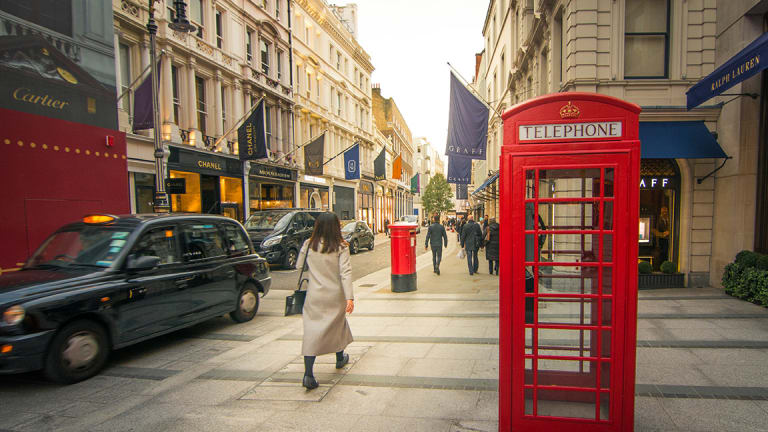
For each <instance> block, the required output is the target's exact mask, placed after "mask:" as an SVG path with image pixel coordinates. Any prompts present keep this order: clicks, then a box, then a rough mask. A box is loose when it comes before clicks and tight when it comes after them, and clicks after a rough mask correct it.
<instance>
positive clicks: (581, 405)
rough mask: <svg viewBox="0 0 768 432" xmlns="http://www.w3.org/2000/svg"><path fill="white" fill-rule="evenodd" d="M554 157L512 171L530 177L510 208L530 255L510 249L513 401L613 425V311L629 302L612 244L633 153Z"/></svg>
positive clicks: (535, 413)
mask: <svg viewBox="0 0 768 432" xmlns="http://www.w3.org/2000/svg"><path fill="white" fill-rule="evenodd" d="M551 162H552V158H550V157H520V158H516V159H515V160H514V162H513V172H516V173H518V172H519V173H521V174H522V175H523V177H524V178H521V179H520V180H521V181H519V182H517V181H516V182H514V184H515V186H514V187H516V188H520V189H521V190H518V191H516V192H518V193H519V194H520V196H524V197H525V198H524V200H523V201H521V202H519V203H516V204H513V205H514V206H515V207H518V208H517V209H516V211H515V214H516V215H521V216H522V215H524V218H525V220H524V221H520V223H521V226H522V224H523V223H524V226H525V230H524V231H522V230H521V231H520V232H519V233H515V235H516V236H518V237H519V238H518V239H516V240H517V241H519V243H517V241H516V243H517V244H524V245H525V248H524V249H525V253H524V254H523V253H519V254H516V255H513V262H514V270H513V274H514V277H516V278H520V279H524V281H523V280H519V281H517V282H518V284H519V285H520V286H525V292H524V294H523V297H524V298H525V301H524V304H525V311H524V313H519V314H516V315H515V316H514V317H513V323H512V329H511V331H512V334H513V337H512V339H513V359H519V364H517V365H513V367H512V370H513V371H518V372H517V373H514V372H513V374H514V375H513V382H516V381H517V382H521V383H522V386H520V387H518V388H520V389H521V390H522V391H520V392H519V393H517V394H516V395H515V394H513V404H514V405H516V406H517V407H519V408H520V409H522V410H523V411H524V412H523V413H521V414H522V415H523V417H528V418H531V419H536V418H542V417H548V418H553V419H554V418H557V419H559V420H567V419H572V420H576V421H578V420H580V419H585V420H592V421H596V422H606V423H607V422H610V421H611V420H613V413H614V412H615V411H616V410H617V409H619V406H618V405H617V401H618V399H617V398H616V397H615V395H617V394H622V393H621V392H622V379H621V377H622V364H621V362H614V361H613V359H614V356H615V353H617V352H623V344H624V338H623V337H621V335H623V334H624V328H623V325H622V322H621V321H615V320H614V319H613V317H614V316H615V315H616V313H615V310H623V308H624V302H625V301H626V298H625V296H624V295H623V293H624V292H625V287H624V283H625V280H621V279H618V278H615V277H614V275H616V274H625V273H624V272H625V271H626V269H625V262H624V261H625V260H624V259H623V258H622V255H623V252H622V251H621V250H618V248H617V247H616V245H617V244H624V242H625V241H627V239H624V238H621V236H622V235H623V233H624V231H625V230H624V229H623V226H621V225H622V224H625V223H626V222H624V221H621V220H617V218H615V217H614V215H615V214H623V212H626V211H627V208H626V202H627V199H628V198H627V197H626V196H625V195H623V194H622V193H620V192H619V191H624V190H626V186H627V184H626V172H624V170H625V168H624V167H625V166H626V165H627V164H628V156H627V155H626V154H616V155H591V156H588V157H573V156H571V157H569V158H568V161H567V163H558V164H553V163H551ZM617 225H618V226H617ZM523 242H524V243H523ZM518 269H519V270H518ZM520 312H523V311H520ZM518 380H519V381H518ZM514 387H516V386H514ZM515 398H520V399H522V400H519V402H520V403H517V404H515V403H514V399H515ZM592 430H601V429H600V428H596V429H592Z"/></svg>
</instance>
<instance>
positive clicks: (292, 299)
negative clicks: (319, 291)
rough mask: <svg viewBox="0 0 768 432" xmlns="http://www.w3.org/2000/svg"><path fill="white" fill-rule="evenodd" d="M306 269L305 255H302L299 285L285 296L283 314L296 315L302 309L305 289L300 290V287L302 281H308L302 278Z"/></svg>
mask: <svg viewBox="0 0 768 432" xmlns="http://www.w3.org/2000/svg"><path fill="white" fill-rule="evenodd" d="M306 270H307V256H306V255H305V256H304V265H302V266H301V272H300V273H299V286H298V287H297V288H296V290H295V291H294V292H293V294H291V295H289V296H288V297H286V298H285V316H288V315H298V314H300V313H302V311H303V310H304V300H305V299H306V298H307V290H306V289H304V290H302V289H301V287H302V286H303V285H304V282H307V283H309V279H306V278H304V271H306Z"/></svg>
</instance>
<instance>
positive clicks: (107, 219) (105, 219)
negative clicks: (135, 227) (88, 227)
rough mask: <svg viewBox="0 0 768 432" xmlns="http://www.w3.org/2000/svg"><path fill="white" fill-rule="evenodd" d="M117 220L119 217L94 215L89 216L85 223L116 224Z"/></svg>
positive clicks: (84, 219) (86, 217) (84, 220)
mask: <svg viewBox="0 0 768 432" xmlns="http://www.w3.org/2000/svg"><path fill="white" fill-rule="evenodd" d="M116 219H117V216H112V215H108V214H94V215H87V216H85V217H84V218H83V222H85V223H87V224H109V223H112V222H114V221H115V220H116Z"/></svg>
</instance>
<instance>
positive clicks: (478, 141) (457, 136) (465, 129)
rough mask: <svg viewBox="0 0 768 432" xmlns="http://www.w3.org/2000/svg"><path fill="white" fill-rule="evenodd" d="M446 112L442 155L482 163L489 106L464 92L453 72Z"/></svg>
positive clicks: (465, 89)
mask: <svg viewBox="0 0 768 432" xmlns="http://www.w3.org/2000/svg"><path fill="white" fill-rule="evenodd" d="M448 110H449V111H448V142H447V144H446V146H445V154H446V155H448V156H460V157H464V158H470V159H483V160H485V146H486V142H487V140H488V107H486V106H485V104H484V103H483V102H481V101H480V100H479V99H478V98H477V97H476V96H475V95H473V94H472V93H471V92H470V91H469V90H467V88H466V87H464V85H463V84H462V83H461V82H460V81H459V80H458V78H456V76H454V75H453V73H451V99H450V103H449V106H448Z"/></svg>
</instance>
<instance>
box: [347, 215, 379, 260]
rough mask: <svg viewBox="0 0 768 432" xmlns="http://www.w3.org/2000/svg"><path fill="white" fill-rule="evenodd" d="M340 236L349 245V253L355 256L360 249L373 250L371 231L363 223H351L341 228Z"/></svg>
mask: <svg viewBox="0 0 768 432" xmlns="http://www.w3.org/2000/svg"><path fill="white" fill-rule="evenodd" d="M341 235H342V236H344V240H346V241H347V243H349V253H351V254H356V253H358V252H359V251H360V248H361V247H367V248H368V249H369V250H373V246H374V245H373V241H374V239H373V231H371V229H370V228H369V227H368V224H366V223H365V222H364V221H352V222H349V223H347V224H345V225H344V226H343V227H342V228H341Z"/></svg>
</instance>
